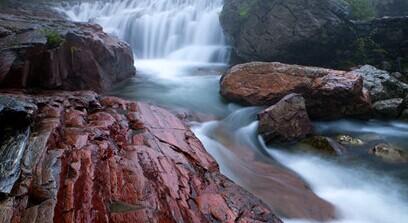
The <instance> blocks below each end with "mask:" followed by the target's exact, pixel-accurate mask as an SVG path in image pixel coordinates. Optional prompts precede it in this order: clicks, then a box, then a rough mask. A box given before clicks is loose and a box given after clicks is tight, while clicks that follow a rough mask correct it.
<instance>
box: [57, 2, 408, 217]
mask: <svg viewBox="0 0 408 223" xmlns="http://www.w3.org/2000/svg"><path fill="white" fill-rule="evenodd" d="M222 4H223V1H222V0H116V1H113V0H99V1H98V0H93V1H91V2H82V3H76V4H66V5H63V6H61V7H58V8H57V9H58V10H60V11H61V12H64V13H65V14H66V15H67V16H68V17H69V18H71V19H72V20H74V21H84V22H85V21H92V22H95V23H98V24H100V25H102V26H103V28H104V30H105V31H107V32H109V33H111V34H114V35H116V36H118V37H119V38H121V39H123V40H125V41H126V42H128V43H129V44H130V45H131V47H132V49H133V51H134V54H135V57H136V60H135V61H136V62H135V65H136V68H137V70H138V74H137V77H136V78H134V79H132V80H130V81H128V82H127V83H124V84H123V85H121V86H119V87H118V88H117V89H116V90H115V91H114V92H112V93H113V94H115V95H118V96H121V97H126V98H131V99H138V100H145V101H150V102H153V103H156V104H159V105H162V106H167V107H170V108H173V107H184V108H188V109H190V110H192V111H196V112H201V113H209V114H213V115H216V116H218V117H220V118H222V117H226V118H225V119H224V120H222V121H212V122H209V123H204V124H197V125H196V126H195V127H194V132H195V133H196V135H197V136H198V137H199V138H200V139H201V141H202V142H203V144H204V145H205V147H206V148H207V150H208V151H209V152H210V153H211V154H212V155H213V156H214V158H215V159H216V160H217V162H218V163H219V164H220V167H221V170H222V172H223V173H224V174H225V175H227V176H228V177H230V178H231V179H233V180H234V181H235V182H237V183H238V184H240V185H242V186H243V187H244V188H246V189H248V190H249V191H251V192H253V193H255V194H258V195H259V196H260V197H262V199H264V200H265V201H266V202H267V203H269V202H268V197H271V196H274V194H273V192H272V193H271V192H270V188H269V185H268V182H269V180H270V179H268V178H269V176H268V173H267V172H265V171H264V172H259V168H256V167H254V164H253V162H255V161H256V162H257V161H259V160H262V161H263V163H269V164H270V165H276V163H275V164H273V162H276V161H273V160H272V159H271V156H272V157H274V158H275V159H276V160H277V161H279V162H281V163H282V164H283V165H285V166H287V167H288V168H289V169H292V170H294V171H295V172H297V173H298V174H299V175H301V176H302V177H303V178H304V179H305V180H306V181H307V182H308V183H309V184H310V185H311V187H312V189H313V190H314V191H315V192H316V193H317V194H318V195H319V196H321V197H323V198H325V199H326V200H328V201H330V202H331V203H333V204H334V205H335V206H336V209H337V211H338V212H339V215H340V216H339V219H338V220H335V221H333V222H336V223H339V222H342V223H395V222H403V220H404V219H405V220H406V219H408V216H407V213H408V205H407V203H408V201H407V200H406V199H404V198H403V197H404V195H402V196H401V194H406V193H399V192H400V188H401V187H403V186H401V185H408V182H407V183H406V184H401V183H400V182H395V181H394V180H395V179H396V178H398V177H396V176H397V175H398V174H399V173H398V171H397V173H396V175H395V176H394V175H393V176H390V178H384V177H379V174H378V172H379V173H382V175H385V174H384V172H381V170H378V169H377V170H373V169H374V168H371V166H370V165H368V164H369V162H368V164H367V165H368V167H367V168H360V167H355V166H351V165H349V164H348V163H346V164H345V165H344V164H338V163H336V161H334V160H327V159H324V158H317V157H316V156H310V155H302V154H294V153H287V152H284V150H281V149H275V148H267V147H265V146H264V145H263V144H262V142H261V141H260V140H259V139H258V138H257V134H256V127H257V123H256V122H254V121H255V114H256V113H257V111H259V108H244V109H238V108H239V107H237V106H236V105H232V104H229V105H228V104H226V103H225V102H223V101H222V99H221V98H220V96H219V93H218V92H219V84H218V82H219V79H220V75H219V73H220V72H221V71H223V70H224V69H225V68H226V67H227V62H228V59H229V47H228V46H227V45H226V44H225V39H224V36H223V33H222V30H221V26H220V24H219V20H218V15H219V13H220V11H221V8H222ZM316 127H317V130H318V131H319V133H321V134H330V131H331V130H333V129H336V130H338V131H339V132H343V133H349V134H355V133H361V134H362V133H364V134H365V133H370V134H377V135H382V136H385V137H388V138H387V139H389V140H390V141H395V142H399V143H402V144H403V145H405V146H408V144H407V143H406V137H407V133H406V132H407V131H406V130H407V129H408V125H406V124H401V123H391V124H390V123H377V122H374V123H356V122H349V121H343V122H333V123H317V124H316ZM384 133H386V134H384ZM404 143H405V144H404ZM245 150H251V152H250V153H248V151H245ZM248 154H249V155H248ZM251 154H256V155H255V156H251ZM250 157H252V158H250ZM254 157H255V158H254ZM250 159H255V160H250ZM361 162H362V163H367V162H366V160H364V161H361ZM370 168H371V169H370ZM379 169H381V167H379ZM385 173H387V174H388V173H389V172H385ZM380 175H381V174H380ZM407 181H408V177H407ZM289 222H307V221H304V220H290V221H289Z"/></svg>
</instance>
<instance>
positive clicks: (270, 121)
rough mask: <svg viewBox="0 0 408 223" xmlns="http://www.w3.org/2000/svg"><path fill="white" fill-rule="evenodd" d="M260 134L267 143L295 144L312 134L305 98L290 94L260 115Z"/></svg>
mask: <svg viewBox="0 0 408 223" xmlns="http://www.w3.org/2000/svg"><path fill="white" fill-rule="evenodd" d="M258 119H259V126H258V133H259V134H261V135H262V137H263V138H264V140H265V142H266V143H268V144H269V143H285V142H295V141H298V140H301V139H303V138H305V137H306V136H307V135H309V134H311V133H312V130H313V126H312V122H311V121H310V119H309V116H308V114H307V111H306V105H305V100H304V98H303V97H302V96H301V95H299V94H289V95H287V96H285V97H284V98H283V99H282V100H280V101H279V102H278V103H276V104H274V105H272V106H271V107H269V108H267V109H265V110H264V111H262V112H260V113H259V114H258Z"/></svg>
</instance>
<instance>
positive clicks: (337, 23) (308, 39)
mask: <svg viewBox="0 0 408 223" xmlns="http://www.w3.org/2000/svg"><path fill="white" fill-rule="evenodd" d="M350 12H351V7H350V6H349V5H348V4H347V3H345V1H339V0H329V1H321V0H307V1H306V0H288V1H282V0H269V1H253V0H226V1H225V4H224V8H223V11H222V13H221V25H222V26H223V28H224V31H225V33H226V35H227V37H228V39H229V40H230V42H231V44H232V46H233V50H234V51H235V54H236V55H237V56H238V57H239V58H241V60H242V61H241V62H250V61H279V62H284V63H290V64H301V65H313V66H324V67H333V68H339V69H340V68H341V69H348V68H351V67H353V66H356V65H361V64H373V65H381V64H384V62H386V63H387V64H389V65H390V66H389V67H390V68H391V69H392V70H394V71H400V72H401V71H403V70H405V67H404V65H405V64H407V61H406V60H407V59H406V57H407V55H408V51H407V50H408V41H406V40H407V39H408V38H407V37H408V17H398V18H387V17H385V18H377V19H374V20H370V21H353V20H351V17H350ZM401 59H402V60H403V61H402V62H401Z"/></svg>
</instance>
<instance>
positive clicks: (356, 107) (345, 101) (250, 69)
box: [221, 62, 371, 119]
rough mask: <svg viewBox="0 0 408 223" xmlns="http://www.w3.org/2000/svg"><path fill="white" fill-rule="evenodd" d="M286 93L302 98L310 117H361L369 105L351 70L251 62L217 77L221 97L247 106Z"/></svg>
mask: <svg viewBox="0 0 408 223" xmlns="http://www.w3.org/2000/svg"><path fill="white" fill-rule="evenodd" d="M290 93H298V94H301V95H302V96H303V97H304V98H305V99H306V108H307V112H308V114H309V115H310V117H311V118H314V119H334V118H339V117H342V116H362V115H365V114H367V113H368V112H369V111H370V107H371V104H370V98H369V96H368V94H367V93H366V92H365V91H364V89H363V79H362V78H361V77H360V76H359V75H358V74H357V73H355V72H345V71H338V70H330V69H323V68H316V67H305V66H298V65H287V64H281V63H264V62H252V63H246V64H240V65H236V66H234V67H232V68H231V69H230V70H229V71H227V73H226V74H225V75H224V76H223V77H222V79H221V94H222V95H223V96H224V97H225V98H227V99H229V100H232V101H237V102H242V103H245V104H249V105H264V106H270V105H273V104H275V103H276V102H278V101H279V100H280V99H282V98H283V97H284V96H285V95H288V94H290Z"/></svg>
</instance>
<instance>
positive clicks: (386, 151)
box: [369, 144, 408, 163]
mask: <svg viewBox="0 0 408 223" xmlns="http://www.w3.org/2000/svg"><path fill="white" fill-rule="evenodd" d="M369 153H370V154H373V155H375V156H377V157H379V158H381V159H383V160H384V161H387V162H392V163H407V162H408V154H407V153H406V152H404V151H403V150H401V149H398V148H396V147H394V146H392V145H389V144H378V145H376V146H375V147H374V148H372V149H371V150H370V151H369Z"/></svg>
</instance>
